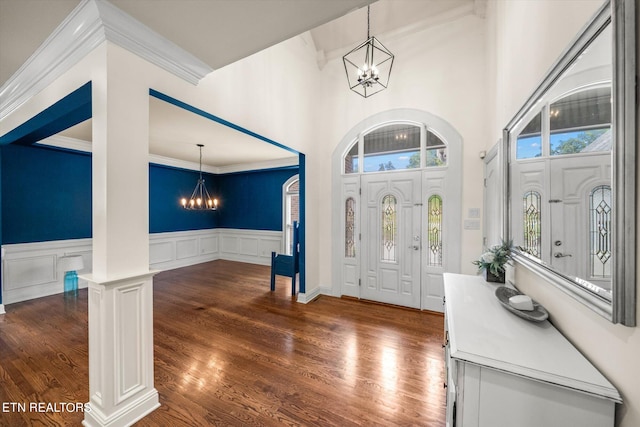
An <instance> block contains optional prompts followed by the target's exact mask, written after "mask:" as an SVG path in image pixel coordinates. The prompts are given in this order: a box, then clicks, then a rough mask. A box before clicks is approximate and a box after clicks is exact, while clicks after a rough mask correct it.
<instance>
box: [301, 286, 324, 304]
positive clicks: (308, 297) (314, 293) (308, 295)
mask: <svg viewBox="0 0 640 427" xmlns="http://www.w3.org/2000/svg"><path fill="white" fill-rule="evenodd" d="M319 296H320V288H315V289H313V290H311V291H310V292H305V293H298V302H299V303H302V304H308V303H310V302H311V301H313V300H314V299H316V298H318V297H319Z"/></svg>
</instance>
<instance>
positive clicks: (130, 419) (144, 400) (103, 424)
mask: <svg viewBox="0 0 640 427" xmlns="http://www.w3.org/2000/svg"><path fill="white" fill-rule="evenodd" d="M88 405H89V407H90V409H91V410H85V413H84V420H83V421H82V425H83V426H85V427H107V426H108V427H121V426H130V425H132V424H134V423H135V422H137V421H139V420H140V419H142V418H144V417H145V416H146V415H148V414H150V413H151V412H153V411H154V410H156V409H157V408H158V407H159V406H160V401H159V400H158V391H157V390H156V389H155V388H154V389H152V390H149V392H148V393H146V394H145V395H144V396H140V397H139V398H138V399H136V400H134V401H132V402H131V403H129V404H127V405H125V406H123V407H121V408H119V409H118V411H116V412H114V413H112V414H110V415H105V414H104V413H103V412H102V411H101V410H100V409H98V408H96V405H92V403H91V402H89V404H88Z"/></svg>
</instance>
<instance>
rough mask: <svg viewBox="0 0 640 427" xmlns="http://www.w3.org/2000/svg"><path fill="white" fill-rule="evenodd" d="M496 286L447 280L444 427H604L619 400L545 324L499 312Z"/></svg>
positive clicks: (473, 280) (470, 279) (475, 279)
mask: <svg viewBox="0 0 640 427" xmlns="http://www.w3.org/2000/svg"><path fill="white" fill-rule="evenodd" d="M498 286H500V285H497V284H493V283H487V282H485V281H484V279H483V278H482V277H479V276H466V275H460V274H450V273H446V274H445V275H444V291H445V328H446V333H445V336H446V342H445V357H446V365H447V370H446V371H447V373H446V376H447V379H446V386H447V411H446V416H447V424H446V425H447V427H454V426H455V427H529V426H532V427H533V426H535V427H540V426H544V427H606V426H613V425H614V413H615V405H616V403H621V402H622V399H621V397H620V394H619V393H618V391H617V390H616V389H615V387H614V386H613V385H611V383H610V382H609V381H607V379H606V378H604V376H602V374H601V373H600V372H598V370H597V369H596V368H595V367H594V366H593V365H592V364H591V363H590V362H589V361H588V360H587V359H586V358H585V357H584V356H583V355H582V354H581V353H580V352H579V351H578V350H577V349H576V348H575V347H574V346H573V345H572V344H571V343H570V342H569V341H568V340H567V339H566V338H565V337H564V336H563V335H562V334H561V333H560V332H559V331H558V330H557V329H556V328H554V327H553V325H551V323H549V322H548V321H545V322H539V323H535V322H530V321H528V320H525V319H522V318H520V317H518V316H516V315H514V314H513V313H511V312H509V311H508V310H506V309H505V308H504V307H502V306H501V304H500V302H499V301H498V299H497V298H496V296H495V289H496V288H497V287H498Z"/></svg>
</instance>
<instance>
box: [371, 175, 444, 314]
mask: <svg viewBox="0 0 640 427" xmlns="http://www.w3.org/2000/svg"><path fill="white" fill-rule="evenodd" d="M360 180H361V181H360V188H361V195H360V200H361V210H360V224H361V227H360V230H361V232H360V257H359V260H360V274H359V276H360V281H359V282H360V286H359V288H360V289H359V297H360V298H362V299H367V300H372V301H378V302H383V303H388V304H395V305H401V306H405V307H413V308H422V309H428V310H435V311H442V295H443V285H442V273H443V267H442V250H443V247H442V198H441V196H440V197H439V199H438V200H439V201H440V204H439V205H434V206H435V208H434V209H435V210H436V211H434V212H430V209H431V208H432V207H431V206H430V201H431V200H432V199H430V198H429V195H428V194H427V193H425V191H424V190H425V188H426V187H429V186H430V185H429V184H428V183H427V178H426V175H423V172H421V171H408V172H394V173H385V174H371V175H362V176H361V177H360ZM423 181H424V182H423ZM440 181H441V180H438V179H436V180H434V181H433V182H440ZM438 206H439V207H438ZM438 209H439V210H440V212H437V210H438ZM438 217H439V221H440V222H439V224H437V223H434V221H433V220H432V221H429V218H438Z"/></svg>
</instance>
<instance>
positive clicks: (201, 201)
mask: <svg viewBox="0 0 640 427" xmlns="http://www.w3.org/2000/svg"><path fill="white" fill-rule="evenodd" d="M198 147H200V177H199V178H198V183H197V184H196V187H195V188H194V189H193V193H191V197H190V198H189V199H187V198H185V197H183V198H182V199H181V200H180V204H181V205H182V207H183V208H185V209H187V210H200V211H215V210H216V209H218V199H214V198H212V197H211V196H210V195H209V192H208V191H207V187H206V186H205V185H204V178H202V147H204V145H202V144H198Z"/></svg>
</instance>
